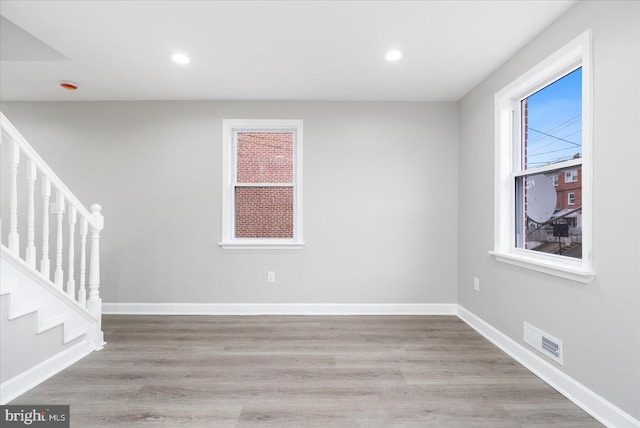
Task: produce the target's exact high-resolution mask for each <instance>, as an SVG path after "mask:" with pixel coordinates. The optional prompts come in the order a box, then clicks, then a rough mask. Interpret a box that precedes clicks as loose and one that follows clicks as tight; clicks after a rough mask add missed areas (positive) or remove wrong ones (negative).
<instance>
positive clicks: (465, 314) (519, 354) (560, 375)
mask: <svg viewBox="0 0 640 428" xmlns="http://www.w3.org/2000/svg"><path fill="white" fill-rule="evenodd" d="M457 314H458V317H459V318H460V319H461V320H462V321H464V322H465V323H467V324H468V325H469V326H470V327H472V328H473V329H474V330H476V331H477V332H478V333H480V334H481V335H482V336H484V337H485V338H486V339H488V340H489V341H490V342H492V343H493V344H494V345H496V346H497V347H498V348H500V349H502V350H503V351H504V352H506V353H507V354H508V355H509V356H511V357H512V358H514V359H515V360H516V361H518V362H519V363H520V364H522V365H523V366H525V367H526V368H527V369H528V370H530V371H531V372H532V373H533V374H535V375H536V376H538V377H539V378H540V379H542V380H543V381H544V382H546V383H547V384H549V386H551V387H552V388H554V389H555V390H556V391H558V392H559V393H561V394H562V395H564V396H565V397H567V398H568V399H569V400H571V401H572V402H573V403H575V404H576V405H577V406H579V407H580V408H582V409H583V410H584V411H585V412H587V413H589V414H590V415H591V416H593V417H594V418H595V419H597V420H598V421H599V422H601V423H602V424H604V425H606V426H608V427H615V428H627V427H628V428H638V427H640V421H639V420H637V419H635V418H634V417H633V416H631V415H629V414H628V413H626V412H625V411H624V410H622V409H620V408H618V407H616V406H615V405H613V404H611V403H610V402H609V401H607V400H605V399H604V398H603V397H601V396H600V395H598V394H596V393H595V392H593V391H592V390H590V389H589V388H587V387H586V386H584V385H582V384H581V383H579V382H578V381H576V380H575V379H573V378H572V377H570V376H568V375H567V374H565V373H564V372H562V371H560V370H559V369H557V368H556V367H554V366H553V365H552V364H551V363H549V362H547V361H545V360H544V359H543V358H541V357H539V356H538V355H536V354H534V353H533V352H532V351H530V350H529V349H527V348H525V347H524V346H522V345H521V344H520V343H518V342H516V341H514V340H513V339H511V338H509V337H508V336H506V335H505V334H504V333H502V332H500V331H498V330H497V329H495V328H494V327H493V326H491V325H490V324H489V323H487V322H486V321H484V320H483V319H481V318H479V317H478V316H477V315H475V314H473V313H471V312H469V311H468V310H467V309H465V308H464V307H463V306H461V305H458V313H457Z"/></svg>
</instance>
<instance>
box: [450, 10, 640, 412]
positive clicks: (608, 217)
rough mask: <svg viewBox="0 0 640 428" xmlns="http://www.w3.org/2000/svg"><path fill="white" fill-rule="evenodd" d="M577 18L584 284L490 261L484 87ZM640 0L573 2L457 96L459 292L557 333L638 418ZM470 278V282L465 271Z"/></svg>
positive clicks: (536, 53) (576, 360) (602, 388)
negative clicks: (585, 198) (590, 81)
mask: <svg viewBox="0 0 640 428" xmlns="http://www.w3.org/2000/svg"><path fill="white" fill-rule="evenodd" d="M587 28H592V29H593V49H594V84H595V87H594V105H595V110H594V124H593V125H594V126H593V127H594V135H593V137H594V143H593V144H594V180H595V183H594V193H593V196H594V205H595V207H594V215H593V219H594V224H593V237H594V239H593V247H594V248H593V266H594V270H595V272H596V277H595V279H594V280H593V282H592V283H591V284H588V285H582V284H578V283H575V282H571V281H567V280H562V279H559V278H555V277H551V276H547V275H544V274H541V273H536V272H533V271H527V270H523V269H519V268H517V267H513V266H509V265H505V264H501V263H498V262H496V261H494V260H493V258H492V257H491V256H489V255H488V254H487V252H488V251H489V250H491V249H492V248H493V201H494V195H493V179H494V169H493V168H494V117H493V116H494V113H493V112H494V110H493V109H494V93H495V92H496V91H498V90H500V89H502V88H503V87H504V86H505V85H507V84H508V83H510V82H511V81H512V80H514V79H515V78H517V77H518V76H519V75H520V74H522V73H524V72H525V71H526V70H527V69H528V68H529V67H531V66H533V65H535V64H536V63H537V62H539V61H541V60H542V59H544V58H545V57H546V56H547V55H549V54H551V53H552V52H554V51H555V50H556V49H558V48H560V47H561V46H562V45H564V44H565V43H566V42H568V41H569V40H571V39H573V38H574V37H575V36H577V35H578V34H580V33H581V32H582V31H584V30H586V29H587ZM639 52H640V3H638V2H595V1H589V2H581V3H579V4H578V5H577V6H576V7H574V8H573V9H571V10H570V11H569V12H568V13H567V14H565V15H564V16H563V17H561V18H560V19H559V20H558V21H556V22H555V23H554V24H553V25H551V26H550V27H549V28H547V29H546V30H545V31H544V32H543V33H542V34H540V35H539V36H538V37H537V38H535V39H534V40H533V41H532V42H531V43H530V44H529V45H528V46H526V47H525V48H524V49H522V50H521V51H520V52H519V53H518V54H517V55H515V56H514V57H513V58H512V59H511V60H510V61H508V62H507V63H506V64H504V65H503V66H502V67H500V68H499V69H498V70H497V71H496V72H494V73H493V74H492V75H491V76H490V77H489V78H487V79H486V80H485V81H484V82H483V83H481V84H480V85H479V86H477V87H476V88H475V89H473V90H472V91H471V92H470V93H468V94H467V95H466V96H465V97H464V98H463V99H462V100H461V102H460V103H459V114H460V141H459V143H460V147H459V153H460V156H459V171H460V175H459V184H460V186H459V222H458V234H459V241H458V248H459V252H458V254H459V255H458V280H459V286H458V302H459V303H460V304H461V305H462V306H464V307H465V308H467V309H469V310H470V311H471V312H473V313H475V314H476V315H478V316H480V317H481V318H483V319H484V320H485V321H487V322H489V323H490V324H491V325H493V326H494V327H495V328H497V329H498V330H500V331H502V332H503V333H505V334H507V335H508V336H509V337H511V338H512V339H514V340H516V341H518V342H522V329H523V322H525V321H526V322H529V323H531V324H533V325H534V326H536V327H538V328H540V329H542V330H544V331H546V332H548V333H549V334H551V335H553V336H555V337H557V338H558V339H560V340H563V341H564V346H565V364H564V366H563V367H562V368H561V369H562V370H563V371H565V372H566V373H567V374H569V375H570V376H571V377H573V378H574V379H576V380H578V381H579V382H581V383H582V384H584V385H586V386H587V387H589V388H590V389H592V390H593V391H595V392H596V393H598V394H600V395H601V396H603V397H605V398H607V399H608V400H609V401H611V402H612V403H613V404H615V405H616V406H618V407H620V408H622V409H623V410H625V411H626V412H628V413H629V414H631V415H632V416H634V417H635V418H640V398H639V397H640V273H639V270H638V269H639V268H638V266H639V265H640V251H639V239H638V237H639V236H640V230H639V226H638V224H639V219H640V210H639V205H638V200H639V198H638V196H639V188H638V186H639V183H640V175H639V173H638V171H639V167H638V165H639V163H638V160H639V159H640V120H639V119H640V108H639V104H638V99H639V98H640V97H639V96H640V86H639V81H640V67H639ZM474 276H477V277H479V278H480V293H475V292H474V291H473V277H474Z"/></svg>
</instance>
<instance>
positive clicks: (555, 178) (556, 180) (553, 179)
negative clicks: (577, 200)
mask: <svg viewBox="0 0 640 428" xmlns="http://www.w3.org/2000/svg"><path fill="white" fill-rule="evenodd" d="M559 177H560V176H559V175H558V174H554V175H552V176H551V177H550V178H551V183H552V184H553V186H554V187H558V184H559V183H560V181H559V180H560V178H559Z"/></svg>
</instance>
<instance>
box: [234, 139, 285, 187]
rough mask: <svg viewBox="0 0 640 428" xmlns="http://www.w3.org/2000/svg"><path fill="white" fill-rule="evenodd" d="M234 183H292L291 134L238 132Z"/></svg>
mask: <svg viewBox="0 0 640 428" xmlns="http://www.w3.org/2000/svg"><path fill="white" fill-rule="evenodd" d="M237 150H238V151H237V153H238V154H237V156H238V158H237V180H238V183H293V133H291V132H288V133H272V132H238V134H237Z"/></svg>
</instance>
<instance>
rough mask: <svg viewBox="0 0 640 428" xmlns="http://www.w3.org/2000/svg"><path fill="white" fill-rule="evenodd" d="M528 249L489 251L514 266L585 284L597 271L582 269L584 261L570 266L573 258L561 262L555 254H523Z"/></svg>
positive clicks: (497, 258)
mask: <svg viewBox="0 0 640 428" xmlns="http://www.w3.org/2000/svg"><path fill="white" fill-rule="evenodd" d="M525 251H526V250H520V251H518V252H516V251H513V252H510V253H506V252H504V253H503V252H500V251H489V254H491V255H492V256H493V257H494V258H495V259H496V261H498V262H502V263H507V264H510V265H513V266H518V267H521V268H525V269H529V270H533V271H536V272H542V273H546V274H547V275H553V276H557V277H559V278H564V279H569V280H571V281H576V282H581V283H583V284H589V283H590V282H591V281H592V280H593V277H594V276H595V273H594V272H593V271H592V270H585V269H582V268H581V266H582V263H580V262H579V261H577V263H575V266H574V267H570V262H573V260H569V261H564V260H561V261H560V262H557V261H555V260H554V259H558V258H559V257H560V256H556V255H554V254H543V253H542V254H540V255H539V257H538V258H535V259H534V258H532V257H531V256H530V255H529V254H526V255H523V254H520V253H524V252H525Z"/></svg>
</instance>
